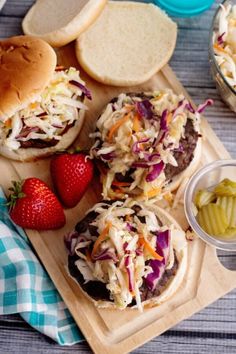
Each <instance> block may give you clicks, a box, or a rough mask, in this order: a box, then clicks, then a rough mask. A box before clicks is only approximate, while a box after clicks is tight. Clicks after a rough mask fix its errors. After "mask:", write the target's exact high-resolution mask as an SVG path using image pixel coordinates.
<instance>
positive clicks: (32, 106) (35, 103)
mask: <svg viewBox="0 0 236 354" xmlns="http://www.w3.org/2000/svg"><path fill="white" fill-rule="evenodd" d="M37 106H38V103H37V102H33V103H31V104H30V109H34V108H36V107H37Z"/></svg>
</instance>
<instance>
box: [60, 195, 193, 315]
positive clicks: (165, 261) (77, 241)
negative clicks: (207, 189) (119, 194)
mask: <svg viewBox="0 0 236 354" xmlns="http://www.w3.org/2000/svg"><path fill="white" fill-rule="evenodd" d="M65 243H66V246H67V248H68V251H69V255H68V271H69V274H70V275H71V277H72V278H73V279H74V280H76V281H77V283H78V284H79V286H80V288H81V289H82V291H83V292H84V293H85V294H86V296H87V297H88V298H89V299H90V300H92V301H93V302H94V303H95V305H96V306H98V307H108V308H116V309H121V310H123V309H125V308H127V307H134V308H138V309H139V310H140V311H142V310H143V307H146V306H148V307H151V306H155V305H158V304H160V303H162V302H164V301H166V300H167V299H169V298H170V297H171V296H172V295H173V294H174V293H175V292H176V291H177V289H178V288H179V286H180V285H181V283H182V280H183V277H184V274H185V271H186V266H187V241H186V238H185V232H184V231H183V230H182V229H181V228H180V226H179V225H178V224H177V223H176V221H175V220H174V219H173V218H172V217H171V216H170V215H169V214H168V213H167V212H166V211H164V210H163V209H161V208H159V207H157V206H150V205H149V206H148V205H146V204H145V203H138V202H136V201H134V200H132V199H127V200H126V201H120V200H117V201H113V202H112V201H106V200H104V201H102V202H100V203H98V204H96V205H95V206H94V207H93V208H92V209H91V210H89V211H88V213H87V214H86V216H85V217H84V219H82V220H80V221H79V222H78V224H77V225H76V227H75V229H74V230H73V231H72V232H71V233H69V234H68V235H66V236H65Z"/></svg>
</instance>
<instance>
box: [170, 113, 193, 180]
mask: <svg viewBox="0 0 236 354" xmlns="http://www.w3.org/2000/svg"><path fill="white" fill-rule="evenodd" d="M197 141H198V132H196V130H195V129H194V126H193V122H192V120H191V119H187V123H186V125H185V132H184V137H182V138H181V139H180V142H179V145H180V147H181V151H175V152H174V158H175V159H176V161H177V163H178V166H173V165H170V164H168V165H166V167H165V175H166V178H167V180H171V179H172V178H173V177H174V176H176V175H178V174H179V173H180V172H182V171H184V170H185V169H186V168H187V167H188V166H189V165H190V163H191V161H192V159H193V155H194V151H195V149H196V146H197Z"/></svg>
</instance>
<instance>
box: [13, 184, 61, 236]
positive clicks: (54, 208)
mask: <svg viewBox="0 0 236 354" xmlns="http://www.w3.org/2000/svg"><path fill="white" fill-rule="evenodd" d="M9 190H10V191H11V192H12V193H11V194H10V196H9V200H10V201H9V203H8V204H9V205H10V212H9V214H10V216H11V218H12V220H13V221H14V222H15V223H16V224H17V225H19V226H21V227H24V228H27V229H35V230H51V229H59V228H60V227H62V226H64V225H65V222H66V219H65V214H64V211H63V209H62V206H61V204H60V203H59V201H58V199H57V197H56V196H55V194H53V192H52V191H51V190H50V189H49V188H48V186H47V185H46V184H45V183H44V182H43V181H41V180H40V179H38V178H33V177H32V178H27V179H26V180H24V181H20V182H13V187H12V188H9Z"/></svg>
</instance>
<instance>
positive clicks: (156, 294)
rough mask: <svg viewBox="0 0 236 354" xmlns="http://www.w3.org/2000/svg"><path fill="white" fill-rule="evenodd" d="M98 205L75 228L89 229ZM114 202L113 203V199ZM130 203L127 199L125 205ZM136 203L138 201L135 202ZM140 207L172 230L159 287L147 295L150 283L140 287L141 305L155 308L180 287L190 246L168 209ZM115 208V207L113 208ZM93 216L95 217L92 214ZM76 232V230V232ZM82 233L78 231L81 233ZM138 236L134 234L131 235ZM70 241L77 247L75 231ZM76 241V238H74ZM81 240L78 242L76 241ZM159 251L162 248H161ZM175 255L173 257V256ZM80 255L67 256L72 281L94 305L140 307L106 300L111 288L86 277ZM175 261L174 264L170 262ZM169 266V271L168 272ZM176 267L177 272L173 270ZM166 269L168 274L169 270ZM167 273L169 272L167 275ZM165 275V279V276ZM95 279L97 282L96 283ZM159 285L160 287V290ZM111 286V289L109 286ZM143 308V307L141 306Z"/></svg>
mask: <svg viewBox="0 0 236 354" xmlns="http://www.w3.org/2000/svg"><path fill="white" fill-rule="evenodd" d="M101 203H106V201H102V202H101ZM101 203H98V205H95V206H94V207H93V208H92V209H91V210H90V211H89V213H88V214H87V216H86V217H85V218H84V219H83V220H81V221H80V222H79V223H78V224H77V226H76V229H75V230H79V229H80V228H81V227H83V228H84V230H85V229H87V228H88V225H89V223H91V222H95V221H96V217H95V216H94V214H92V212H93V211H94V210H96V208H97V207H98V206H99V205H101ZM113 203H114V202H113ZM127 203H129V202H127V201H126V204H127ZM133 204H134V205H135V202H133ZM138 206H139V208H140V209H142V210H145V211H148V212H152V213H154V215H155V216H156V218H157V220H158V223H159V225H162V226H163V225H164V227H167V228H168V229H170V230H171V239H170V244H169V249H170V251H169V256H168V257H167V259H166V265H165V270H164V272H163V274H162V277H161V278H160V279H159V280H158V283H157V284H156V288H155V289H154V290H153V291H151V292H150V290H149V293H148V295H147V284H145V281H144V280H143V284H142V285H141V286H140V288H139V290H140V296H141V300H142V301H141V304H142V305H141V306H142V307H144V308H145V307H153V306H157V305H160V304H161V303H163V302H165V301H167V300H168V299H170V298H171V297H172V296H173V295H174V294H175V293H176V291H177V290H178V289H179V287H180V286H181V284H182V282H183V279H184V276H185V273H186V270H187V257H188V248H187V241H186V238H185V232H184V231H183V230H182V229H181V227H180V226H179V224H178V223H177V222H176V220H174V219H173V217H171V216H170V215H169V213H167V212H166V211H165V210H163V209H161V208H160V207H158V206H156V205H154V204H153V205H150V204H148V205H147V204H145V203H139V204H138ZM113 210H115V208H114V209H113ZM92 215H93V217H91V216H92ZM136 215H137V214H136ZM75 232H76V231H75ZM78 234H79V232H78ZM132 236H133V237H135V235H134V234H133V235H132ZM70 237H71V239H70V241H69V243H68V239H67V240H66V244H67V246H68V247H69V248H70V246H71V245H72V243H73V247H74V249H75V248H76V246H75V245H76V240H75V238H76V237H75V233H73V232H72V233H71V234H70ZM72 240H73V241H72ZM77 242H78V241H77ZM159 252H160V251H159ZM172 257H174V260H173V259H172V260H171V258H172ZM78 259H79V257H78V256H77V255H74V256H71V255H69V257H68V273H69V275H70V276H71V277H72V279H73V280H76V281H77V283H78V284H79V285H80V288H81V290H82V291H83V293H84V294H85V296H86V297H87V298H88V299H89V300H90V301H92V302H93V303H94V304H95V306H97V307H100V308H113V309H122V310H123V309H124V308H126V309H128V308H137V303H136V304H134V303H133V301H132V303H129V304H128V306H124V307H122V308H120V307H119V306H117V304H116V303H115V302H114V301H112V300H111V298H110V299H105V298H106V297H108V296H109V293H110V292H109V290H106V289H105V285H106V283H105V285H104V283H101V282H100V281H99V280H98V279H96V280H95V279H94V280H88V279H85V274H86V272H84V270H83V271H82V273H83V274H82V273H81V271H80V269H79V267H77V266H76V260H78ZM171 263H172V264H171ZM167 269H168V271H167ZM173 269H174V271H173ZM166 271H167V273H166ZM167 274H168V275H167ZM164 278H165V279H164ZM93 281H94V282H95V283H94V285H93ZM157 287H159V289H157ZM107 289H108V288H107ZM139 309H140V307H139Z"/></svg>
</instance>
